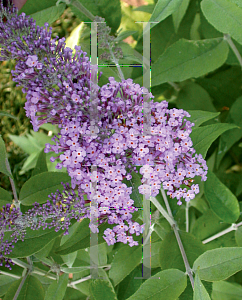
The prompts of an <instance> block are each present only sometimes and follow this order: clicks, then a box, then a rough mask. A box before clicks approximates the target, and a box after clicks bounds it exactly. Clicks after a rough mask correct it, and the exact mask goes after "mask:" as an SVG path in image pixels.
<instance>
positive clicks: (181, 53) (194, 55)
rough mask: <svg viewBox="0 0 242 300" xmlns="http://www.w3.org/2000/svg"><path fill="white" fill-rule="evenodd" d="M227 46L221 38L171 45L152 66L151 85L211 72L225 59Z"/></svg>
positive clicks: (183, 40)
mask: <svg viewBox="0 0 242 300" xmlns="http://www.w3.org/2000/svg"><path fill="white" fill-rule="evenodd" d="M228 52H229V47H228V45H227V43H226V42H225V41H224V40H223V38H216V39H209V40H201V41H189V40H185V39H180V40H179V41H178V42H176V43H174V44H173V45H171V46H170V47H169V48H168V49H167V50H166V51H165V52H164V53H163V54H162V55H161V56H160V57H159V58H158V60H157V61H156V62H155V63H154V64H153V66H152V73H151V74H152V75H151V76H152V78H151V80H152V86H156V85H159V84H161V83H164V82H168V81H178V82H180V81H184V80H186V79H189V78H192V77H195V78H196V77H200V76H202V75H205V74H206V73H208V72H211V71H213V70H215V69H217V68H218V67H220V66H221V65H223V64H224V62H225V61H226V59H227V56H228Z"/></svg>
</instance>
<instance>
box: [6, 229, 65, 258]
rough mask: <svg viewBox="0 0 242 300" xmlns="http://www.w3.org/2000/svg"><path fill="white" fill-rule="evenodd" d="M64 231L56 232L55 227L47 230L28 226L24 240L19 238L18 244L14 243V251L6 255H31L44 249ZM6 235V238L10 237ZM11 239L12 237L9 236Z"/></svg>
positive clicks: (13, 256)
mask: <svg viewBox="0 0 242 300" xmlns="http://www.w3.org/2000/svg"><path fill="white" fill-rule="evenodd" d="M11 233H12V232H10V234H11ZM62 233H63V231H62V230H60V231H58V232H56V231H55V228H51V229H49V228H47V229H45V230H43V229H42V228H40V229H38V230H32V229H30V228H27V229H26V236H25V238H24V241H23V242H22V241H21V240H19V241H18V242H17V243H16V244H14V248H13V250H12V252H11V253H10V254H8V255H6V256H7V257H10V258H19V257H26V256H30V255H32V254H34V253H36V252H38V251H40V250H41V249H43V248H44V247H45V246H46V245H47V244H48V243H50V242H51V241H52V240H53V239H55V238H56V237H57V236H59V235H61V234H62ZM10 234H9V236H10ZM5 236H6V239H7V238H8V237H9V236H8V235H7V234H5ZM9 239H11V238H10V237H9Z"/></svg>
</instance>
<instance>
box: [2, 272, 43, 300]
mask: <svg viewBox="0 0 242 300" xmlns="http://www.w3.org/2000/svg"><path fill="white" fill-rule="evenodd" d="M21 281H22V278H20V279H19V280H18V281H16V282H14V283H13V284H12V285H11V286H10V288H9V289H8V291H7V293H6V295H5V296H4V300H13V298H14V295H15V293H16V292H17V289H18V287H19V285H20V283H21ZM44 298H45V291H44V288H43V286H42V284H41V282H40V281H39V280H38V279H37V278H36V277H33V276H28V277H27V278H26V280H25V282H24V285H23V287H22V288H21V290H20V293H19V296H18V298H17V299H18V300H33V299H34V300H44Z"/></svg>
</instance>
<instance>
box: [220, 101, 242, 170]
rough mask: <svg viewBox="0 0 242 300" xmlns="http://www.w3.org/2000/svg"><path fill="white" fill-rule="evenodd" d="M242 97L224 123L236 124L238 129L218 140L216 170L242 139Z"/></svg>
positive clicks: (231, 109) (224, 134)
mask: <svg viewBox="0 0 242 300" xmlns="http://www.w3.org/2000/svg"><path fill="white" fill-rule="evenodd" d="M241 111H242V97H239V98H238V99H237V100H236V101H235V102H234V103H233V105H232V107H231V108H230V110H229V115H228V117H227V119H226V123H231V124H236V125H237V126H238V127H240V128H238V129H235V130H230V131H227V132H225V133H223V134H222V135H221V137H220V140H219V146H218V154H217V161H216V163H217V168H218V166H219V164H220V162H221V161H222V159H223V157H224V155H225V153H226V152H227V151H228V150H229V149H230V148H231V147H232V146H233V145H234V144H235V143H236V142H237V141H239V140H240V139H241V137H242V118H241Z"/></svg>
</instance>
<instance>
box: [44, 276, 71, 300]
mask: <svg viewBox="0 0 242 300" xmlns="http://www.w3.org/2000/svg"><path fill="white" fill-rule="evenodd" d="M67 284H68V274H63V275H61V276H60V278H59V280H58V281H56V280H54V281H53V283H51V285H50V286H49V287H48V290H47V291H46V295H45V300H62V299H63V298H64V296H65V292H66V288H67Z"/></svg>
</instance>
